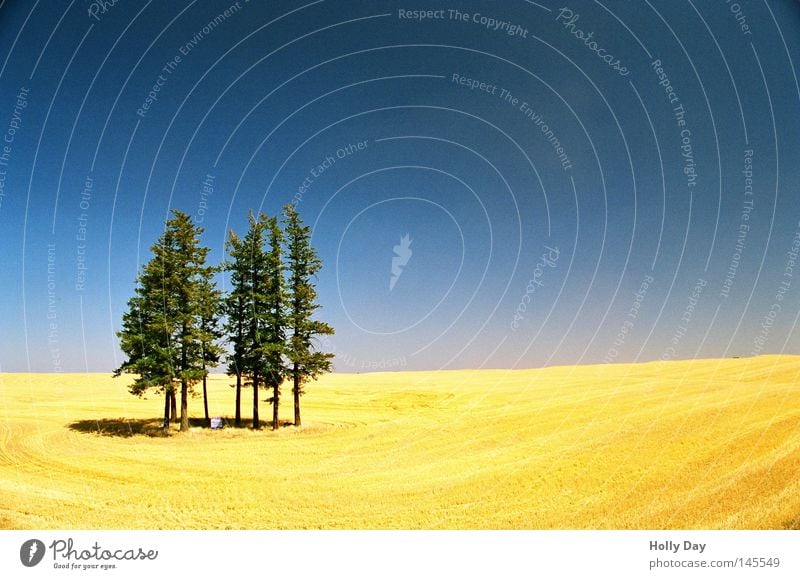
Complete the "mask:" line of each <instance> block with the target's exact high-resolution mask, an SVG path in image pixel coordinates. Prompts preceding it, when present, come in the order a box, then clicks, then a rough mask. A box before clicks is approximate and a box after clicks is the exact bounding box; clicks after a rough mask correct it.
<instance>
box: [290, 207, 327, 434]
mask: <svg viewBox="0 0 800 579" xmlns="http://www.w3.org/2000/svg"><path fill="white" fill-rule="evenodd" d="M283 224H284V243H285V259H286V270H287V278H286V284H287V285H286V301H287V314H286V321H287V326H288V330H289V332H290V336H289V337H288V339H287V344H286V356H287V358H288V361H289V368H288V374H289V376H291V378H292V394H293V397H294V424H295V426H300V425H301V420H300V397H301V396H302V395H303V393H304V390H303V384H305V383H306V382H308V381H309V380H313V379H315V378H316V377H317V376H318V375H320V374H322V373H324V372H330V369H331V358H333V354H330V353H326V352H319V351H317V350H316V346H315V339H316V338H317V336H322V335H331V334H333V332H334V331H333V328H332V327H331V326H329V325H328V324H326V323H325V322H322V321H319V320H316V319H314V318H313V316H314V313H315V312H316V310H317V309H318V308H319V307H320V306H319V304H318V303H317V291H316V288H315V285H314V280H315V277H316V275H317V273H318V272H319V270H320V269H321V268H322V261H321V260H320V259H319V257H317V252H316V251H315V249H314V247H313V246H312V245H311V228H310V227H308V226H305V225H303V222H302V220H301V219H300V216H299V215H298V213H297V210H296V209H295V208H294V206H293V205H291V204H289V205H286V206H284V208H283Z"/></svg>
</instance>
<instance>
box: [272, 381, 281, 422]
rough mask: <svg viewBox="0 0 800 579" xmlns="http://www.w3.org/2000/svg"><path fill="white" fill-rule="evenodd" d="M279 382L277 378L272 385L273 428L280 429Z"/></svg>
mask: <svg viewBox="0 0 800 579" xmlns="http://www.w3.org/2000/svg"><path fill="white" fill-rule="evenodd" d="M279 386H280V385H279V384H278V382H277V380H276V381H275V383H274V384H273V385H272V430H278V426H279V424H278V387H279Z"/></svg>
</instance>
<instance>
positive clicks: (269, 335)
mask: <svg viewBox="0 0 800 579" xmlns="http://www.w3.org/2000/svg"><path fill="white" fill-rule="evenodd" d="M266 223H267V233H268V239H269V251H268V252H267V254H266V261H265V265H266V271H265V274H266V279H265V282H266V284H265V285H266V289H265V295H266V297H267V303H266V304H265V305H266V310H265V312H264V316H263V319H264V322H265V325H264V333H263V340H264V342H263V345H262V351H263V362H264V368H263V374H264V383H265V385H266V386H267V387H271V388H272V397H271V398H270V402H272V429H273V430H277V429H278V427H279V426H280V424H279V418H278V406H279V401H280V386H281V384H282V383H283V380H284V377H285V376H286V366H285V364H284V356H285V353H286V312H285V307H286V306H285V302H286V299H285V283H284V278H283V271H284V266H283V261H282V259H281V258H282V245H283V234H282V232H281V228H280V224H279V223H278V218H277V217H270V218H268V219H267V221H266Z"/></svg>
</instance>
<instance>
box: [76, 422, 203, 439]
mask: <svg viewBox="0 0 800 579" xmlns="http://www.w3.org/2000/svg"><path fill="white" fill-rule="evenodd" d="M202 422H205V420H203V421H202ZM163 425H164V419H163V418H142V419H133V418H100V419H93V420H76V421H75V422H72V423H71V424H69V429H70V430H74V431H75V432H83V433H85V434H99V435H101V436H113V437H119V438H130V437H132V436H152V437H164V436H169V433H168V432H164V429H163ZM174 427H175V426H174V425H170V430H172V428H174Z"/></svg>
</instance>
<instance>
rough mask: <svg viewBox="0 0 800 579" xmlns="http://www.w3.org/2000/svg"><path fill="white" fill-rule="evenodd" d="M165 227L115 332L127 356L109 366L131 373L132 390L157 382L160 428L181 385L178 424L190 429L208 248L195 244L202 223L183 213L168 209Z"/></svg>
mask: <svg viewBox="0 0 800 579" xmlns="http://www.w3.org/2000/svg"><path fill="white" fill-rule="evenodd" d="M172 213H173V217H172V218H171V219H168V220H167V222H166V223H165V228H164V233H163V234H162V235H161V236H160V237H159V239H158V241H156V243H155V244H154V245H153V246H152V248H151V250H152V252H153V258H152V259H151V260H150V261H149V262H147V263H146V264H145V265H144V267H143V268H142V272H141V274H140V275H139V278H138V285H137V287H136V290H135V295H134V296H133V297H132V298H131V299H130V300H129V302H128V311H127V312H126V313H125V314H123V318H122V329H121V330H120V331H119V332H118V334H117V335H118V336H119V338H120V341H121V344H120V347H121V349H122V351H123V352H124V353H125V355H126V356H127V357H128V358H127V360H125V361H124V362H123V363H122V364H121V365H120V367H119V368H117V369H116V370H115V371H114V375H115V376H119V375H120V374H122V373H130V374H136V375H137V378H136V379H135V380H134V383H133V385H132V386H131V389H130V390H131V392H132V393H133V394H136V395H139V396H141V395H143V394H144V393H145V392H146V391H147V390H148V389H150V388H156V389H157V391H160V392H164V393H165V400H164V429H165V430H166V429H168V428H169V415H170V396H174V393H175V390H176V389H177V387H178V386H180V390H181V430H182V431H186V430H188V429H189V413H188V397H189V392H190V390H191V388H192V387H193V385H194V384H196V383H197V382H198V381H199V380H201V379H202V378H203V375H204V373H205V370H204V365H205V363H206V361H205V360H204V357H203V346H202V342H203V332H202V331H201V329H200V318H201V316H200V309H201V307H200V298H201V295H202V294H203V292H202V287H203V284H204V280H207V279H209V274H208V268H207V267H206V266H205V260H206V256H207V254H208V249H207V248H204V247H201V246H200V241H199V237H200V233H201V232H202V229H200V228H199V227H195V226H194V225H193V224H192V222H191V219H190V218H189V216H188V215H186V214H185V213H182V212H180V211H175V210H174V211H173V212H172Z"/></svg>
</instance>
